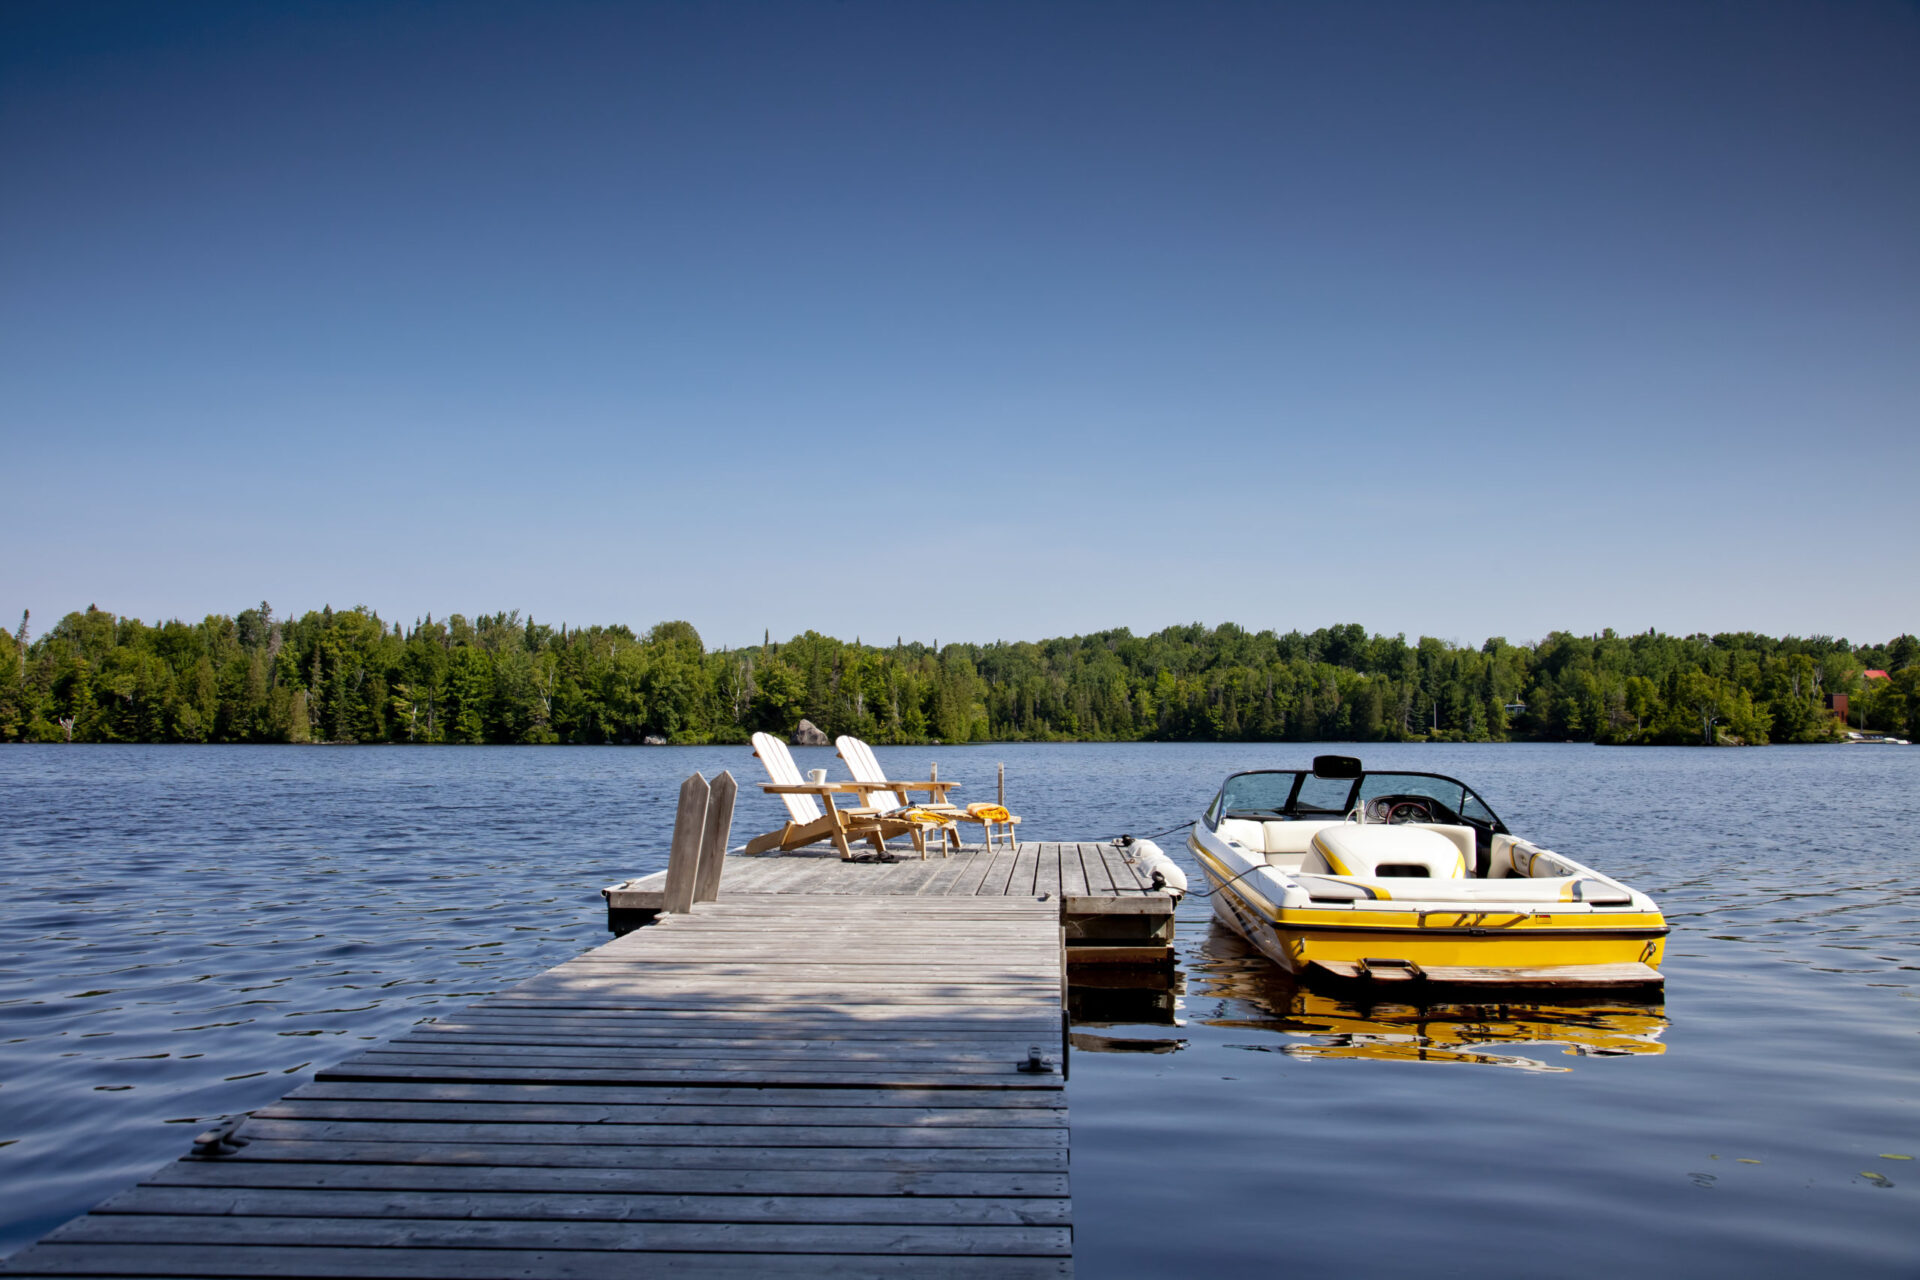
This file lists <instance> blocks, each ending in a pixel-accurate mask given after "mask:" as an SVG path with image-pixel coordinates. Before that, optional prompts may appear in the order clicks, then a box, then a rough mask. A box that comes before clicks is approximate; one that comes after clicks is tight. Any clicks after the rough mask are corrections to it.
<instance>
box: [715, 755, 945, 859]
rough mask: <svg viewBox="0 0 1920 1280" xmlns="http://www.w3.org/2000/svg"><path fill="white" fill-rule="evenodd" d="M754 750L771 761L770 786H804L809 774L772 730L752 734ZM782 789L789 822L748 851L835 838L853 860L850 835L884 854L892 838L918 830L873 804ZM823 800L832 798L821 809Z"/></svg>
mask: <svg viewBox="0 0 1920 1280" xmlns="http://www.w3.org/2000/svg"><path fill="white" fill-rule="evenodd" d="M753 754H754V755H755V756H757V757H758V758H759V760H760V763H761V764H763V765H765V766H766V769H767V776H768V777H769V778H771V779H772V780H773V781H772V784H771V785H773V786H776V787H802V786H805V785H806V784H807V783H806V779H805V778H803V777H801V776H800V769H799V766H797V765H795V764H794V762H793V753H792V752H790V751H788V750H787V744H786V743H784V742H782V741H780V739H778V738H776V737H774V736H773V735H772V734H770V733H756V734H754V735H753ZM766 785H767V784H765V783H763V784H762V786H766ZM777 794H778V795H779V796H780V800H781V802H782V803H784V804H785V805H786V806H787V819H788V820H787V824H786V825H785V826H784V827H781V828H780V829H779V830H778V831H769V832H768V833H767V834H765V835H763V836H755V837H754V838H753V839H752V840H749V841H748V842H747V848H746V851H747V852H748V853H765V852H766V851H767V850H769V849H780V850H782V851H785V850H788V849H798V848H800V847H801V846H803V845H809V844H818V843H819V842H820V841H822V840H831V841H833V845H834V848H836V849H838V850H839V851H840V856H841V857H842V858H844V859H847V860H849V861H850V860H852V858H853V850H852V849H851V848H850V847H849V845H848V841H849V840H850V839H851V840H869V841H872V843H873V847H874V848H875V849H876V850H878V851H879V852H881V853H885V852H886V849H887V845H886V841H887V837H889V836H897V835H903V834H906V833H908V832H910V831H912V830H913V829H914V826H913V824H912V823H911V822H907V821H904V820H902V819H898V818H890V817H884V816H882V815H880V814H878V813H875V812H874V811H873V810H872V809H871V808H868V807H862V808H859V809H842V808H840V807H839V806H838V805H836V804H834V802H833V795H832V794H831V793H830V792H829V793H823V794H821V795H820V796H819V798H818V799H816V798H815V797H814V796H813V795H810V794H808V793H806V792H794V791H782V792H779V793H777ZM820 800H825V801H826V802H827V803H826V810H825V812H822V811H821V807H820Z"/></svg>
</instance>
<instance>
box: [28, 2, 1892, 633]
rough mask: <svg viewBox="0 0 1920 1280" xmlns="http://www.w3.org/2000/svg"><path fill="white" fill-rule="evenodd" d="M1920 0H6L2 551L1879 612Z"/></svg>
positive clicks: (1087, 603)
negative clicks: (1290, 0) (711, 0)
mask: <svg viewBox="0 0 1920 1280" xmlns="http://www.w3.org/2000/svg"><path fill="white" fill-rule="evenodd" d="M1917 427H1920V9H1917V8H1916V6H1915V5H1913V4H1911V3H1820V4H1803V5H1796V4H1767V3H1748V2H1744V0H1742V2H1739V3H1728V4H1687V3H1677V4H1676V3H1650V4H1644V5H1632V4H1620V3H1592V4H1574V3H1567V4H1559V3H1556V4H1545V5H1542V4H1535V3H1520V2H1516V3H1511V4H1469V5H1438V4H1430V3H1411V4H1404V5H1401V4H1364V3H1329V4H1324V5H1316V4H1303V5H1281V4H1249V5H1231V4H1160V3H1157V4H1145V5H1129V4H1120V3H1105V2H1103V3H1095V4H1087V5H1071V4H1062V5H1035V4H1007V5H991V4H975V3H966V4H956V5H952V6H939V5H933V4H904V5H903V4H865V3H857V2H855V3H845V2H843V3H831V4H829V3H815V4H753V3H730V4H711V5H702V4H678V3H676V4H662V5H655V6H648V5H638V4H578V3H545V4H532V3H529V4H524V5H494V4H484V3H469V2H464V0H463V2H460V3H406V4H382V3H358V4H294V3H276V4H238V5H233V6H216V5H190V4H180V5H174V4H152V3H134V4H126V5H102V4H89V3H85V2H84V0H81V2H76V3H60V4H49V5H31V4H10V5H8V6H7V7H6V8H5V10H4V11H3V12H0V444H3V445H4V455H3V456H4V458H5V465H4V475H5V481H4V486H3V487H0V512H3V513H4V520H3V521H0V609H5V610H8V611H9V613H8V615H7V616H8V617H11V618H17V617H18V610H19V609H20V608H22V607H31V608H32V609H33V610H34V614H35V620H36V623H39V624H43V625H44V624H50V623H51V622H52V621H53V619H54V618H56V617H57V616H58V615H59V614H60V613H63V612H65V611H67V610H69V609H73V608H80V607H84V606H85V605H86V604H88V603H89V602H97V603H99V604H100V605H101V606H102V607H103V608H109V609H112V610H115V611H117V612H122V613H130V614H134V615H137V616H142V617H146V618H149V619H154V618H158V617H161V616H183V617H189V618H195V617H198V616H200V615H201V614H203V613H207V612H231V611H234V610H237V609H240V608H243V607H245V606H247V605H249V604H251V603H254V602H256V601H258V600H259V599H261V598H262V597H265V598H267V599H269V600H271V601H272V602H273V603H274V605H275V606H276V607H277V608H278V609H280V610H281V611H283V612H285V611H289V610H303V609H306V608H317V607H319V606H320V605H321V604H323V603H331V604H333V605H334V606H335V607H345V606H350V605H353V604H356V603H365V604H368V605H371V606H374V607H375V608H378V609H379V610H381V612H382V613H383V614H386V615H388V616H390V617H397V618H400V619H402V620H411V619H412V618H414V617H416V616H418V615H419V614H421V613H423V612H426V611H429V610H430V611H432V612H433V613H435V614H444V613H447V612H451V611H461V612H467V613H475V612H481V611H491V610H496V609H511V608H518V609H521V610H523V611H528V612H531V613H532V614H533V615H534V616H535V617H537V618H539V619H541V620H543V621H550V622H556V623H557V622H561V621H566V622H571V623H576V624H577V623H585V622H614V621H619V622H627V623H630V624H632V625H634V626H636V627H644V626H646V625H649V624H651V623H652V622H654V621H657V620H659V619H662V618H673V617H682V618H686V619H688V620H690V621H692V622H693V623H694V624H695V625H696V626H697V627H699V629H700V630H701V632H702V634H703V635H704V636H705V637H706V639H707V640H708V642H709V643H710V644H714V645H716V646H717V645H719V644H722V643H740V642H743V641H748V640H753V641H757V640H758V639H759V638H760V635H761V632H762V630H763V628H770V629H771V630H772V631H773V633H774V635H775V636H776V637H780V636H783V635H787V634H791V633H792V632H794V631H797V630H801V629H804V628H808V627H812V628H816V629H819V630H821V631H826V632H830V633H835V634H840V635H843V636H849V637H850V636H852V635H855V634H859V635H860V636H862V637H863V638H865V639H868V640H876V639H878V640H886V641H891V640H892V638H893V637H894V636H896V635H905V636H907V637H909V638H915V637H917V638H919V639H922V640H931V639H934V638H936V637H938V638H940V639H941V640H960V639H968V640H993V639H999V638H1006V639H1016V638H1038V637H1041V636H1047V635H1055V634H1062V633H1068V632H1074V631H1083V630H1091V629H1097V628H1102V627H1107V626H1114V625H1127V626H1131V627H1133V628H1135V629H1136V630H1151V629H1154V628H1157V627H1160V626H1163V625H1166V624H1168V623H1173V622H1185V621H1192V620H1201V621H1205V622H1209V623H1212V622H1218V621H1223V620H1232V621H1237V622H1240V623H1242V624H1244V625H1246V626H1249V627H1253V628H1261V627H1276V628H1280V629H1283V630H1284V629H1287V628H1291V627H1296V626H1297V627H1302V628H1312V627H1316V626H1321V625H1325V624H1328V623H1333V622H1341V621H1357V622H1361V623H1363V624H1365V625H1367V626H1368V627H1370V628H1374V629H1377V630H1382V631H1387V632H1394V631H1405V632H1407V633H1408V634H1409V635H1417V634H1422V633H1425V634H1432V635H1438V636H1443V637H1448V638H1453V639H1459V640H1466V641H1470V642H1477V641H1478V640H1479V639H1481V638H1482V637H1484V636H1486V635H1489V634H1503V635H1505V636H1507V637H1508V638H1509V639H1514V640H1521V639H1527V638H1533V637H1537V636H1540V635H1543V634H1544V633H1545V632H1547V631H1548V630H1550V629H1554V628H1568V629H1572V630H1576V631H1583V632H1584V631H1592V630H1598V629H1599V628H1601V627H1606V626H1612V627H1616V628H1619V629H1621V630H1623V631H1624V630H1634V629H1643V628H1646V627H1649V626H1657V627H1660V628H1662V629H1666V630H1673V631H1680V632H1688V631H1693V630H1701V629H1704V630H1722V629H1748V628H1751V629H1758V630H1764V631H1771V632H1788V631H1791V632H1799V633H1808V632H1827V633H1834V634H1844V635H1848V636H1850V637H1852V638H1854V639H1855V640H1856V641H1865V640H1869V639H1872V640H1880V639H1885V638H1887V637H1888V636H1891V635H1893V634H1895V633H1897V632H1900V631H1906V630H1915V629H1920V590H1917V589H1916V585H1915V584H1916V583H1920V536H1916V532H1915V516H1916V509H1915V508H1916V503H1915V498H1916V481H1917V480H1920V443H1916V434H1920V433H1917V431H1916V428H1917Z"/></svg>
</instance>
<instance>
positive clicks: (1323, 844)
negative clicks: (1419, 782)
mask: <svg viewBox="0 0 1920 1280" xmlns="http://www.w3.org/2000/svg"><path fill="white" fill-rule="evenodd" d="M1300 869H1301V870H1302V871H1304V872H1308V873H1313V874H1319V875H1336V876H1353V877H1356V878H1359V879H1366V880H1371V879H1375V878H1383V879H1384V878H1399V877H1418V878H1425V879H1432V880H1458V879H1463V878H1465V876H1466V874H1467V859H1466V855H1464V854H1463V853H1461V851H1460V847H1459V846H1458V845H1456V844H1455V843H1454V842H1453V841H1452V840H1450V839H1448V838H1447V837H1446V836H1444V835H1441V834H1440V833H1438V832H1435V831H1427V830H1423V829H1422V828H1420V827H1417V826H1411V825H1408V826H1362V825H1360V824H1359V823H1345V822H1339V823H1329V824H1328V825H1326V826H1324V827H1322V828H1321V829H1320V830H1319V831H1316V832H1315V833H1314V834H1313V843H1312V845H1311V846H1310V847H1309V849H1308V851H1307V856H1306V858H1305V859H1304V860H1303V861H1302V862H1301V864H1300Z"/></svg>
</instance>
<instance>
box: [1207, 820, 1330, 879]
mask: <svg viewBox="0 0 1920 1280" xmlns="http://www.w3.org/2000/svg"><path fill="white" fill-rule="evenodd" d="M1339 825H1340V823H1339V822H1338V821H1328V820H1318V819H1316V820H1310V821H1303V822H1255V821H1253V820H1252V819H1250V818H1223V819H1221V822H1220V837H1221V839H1223V840H1231V841H1233V842H1234V843H1235V844H1238V845H1241V846H1243V847H1244V848H1246V849H1248V850H1249V851H1251V852H1253V853H1264V854H1266V855H1267V865H1268V866H1273V867H1297V866H1299V865H1300V862H1301V860H1302V859H1303V858H1305V857H1306V854H1307V848H1308V846H1309V845H1311V844H1312V843H1313V833H1314V832H1316V831H1319V830H1320V829H1322V828H1323V827H1337V826H1339Z"/></svg>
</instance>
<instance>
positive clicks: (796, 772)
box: [753, 733, 827, 825]
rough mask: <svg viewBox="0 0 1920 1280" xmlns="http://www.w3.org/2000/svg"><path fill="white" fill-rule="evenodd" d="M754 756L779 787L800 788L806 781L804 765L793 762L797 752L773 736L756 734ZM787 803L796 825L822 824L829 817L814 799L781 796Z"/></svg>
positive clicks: (790, 815)
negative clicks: (803, 772)
mask: <svg viewBox="0 0 1920 1280" xmlns="http://www.w3.org/2000/svg"><path fill="white" fill-rule="evenodd" d="M753 754H754V755H755V756H757V757H759V759H760V763H761V764H763V765H765V766H766V767H767V777H768V778H770V779H772V781H773V782H774V784H775V785H776V786H782V787H797V786H799V785H800V784H801V783H803V782H805V781H806V779H805V778H803V777H801V776H800V766H798V765H796V764H795V763H794V762H793V753H792V752H790V751H788V750H787V744H786V743H784V742H782V741H780V739H778V738H776V737H774V736H773V735H772V734H770V733H756V734H754V735H753ZM780 798H781V799H782V800H784V801H786V803H787V816H788V817H790V818H792V819H793V820H794V821H795V822H798V823H801V824H803V825H804V824H805V823H809V822H818V821H819V820H820V819H822V818H824V817H826V816H827V815H826V814H824V813H822V812H821V811H820V805H819V803H818V802H817V801H815V800H814V798H813V797H812V796H791V795H789V796H781V797H780Z"/></svg>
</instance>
